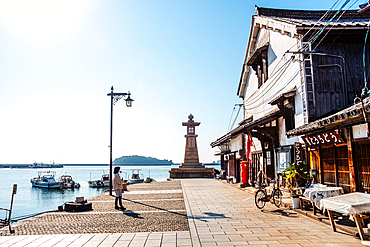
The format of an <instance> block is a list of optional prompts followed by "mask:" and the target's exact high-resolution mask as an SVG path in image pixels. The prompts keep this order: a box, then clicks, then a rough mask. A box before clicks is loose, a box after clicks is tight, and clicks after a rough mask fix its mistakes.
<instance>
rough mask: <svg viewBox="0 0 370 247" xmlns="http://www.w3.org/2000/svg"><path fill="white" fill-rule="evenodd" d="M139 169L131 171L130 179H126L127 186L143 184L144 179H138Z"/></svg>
mask: <svg viewBox="0 0 370 247" xmlns="http://www.w3.org/2000/svg"><path fill="white" fill-rule="evenodd" d="M139 173H140V169H131V178H129V179H127V183H128V184H137V183H144V179H143V178H140V175H139Z"/></svg>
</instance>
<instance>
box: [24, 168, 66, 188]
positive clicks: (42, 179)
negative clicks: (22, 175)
mask: <svg viewBox="0 0 370 247" xmlns="http://www.w3.org/2000/svg"><path fill="white" fill-rule="evenodd" d="M55 173H56V172H52V171H39V172H38V173H37V174H38V176H37V177H35V178H32V179H31V183H32V187H39V188H47V189H61V188H62V187H63V185H62V182H59V181H56V180H55V178H54V176H55Z"/></svg>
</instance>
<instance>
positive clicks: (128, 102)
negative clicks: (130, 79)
mask: <svg viewBox="0 0 370 247" xmlns="http://www.w3.org/2000/svg"><path fill="white" fill-rule="evenodd" d="M127 95H128V96H127V99H125V100H126V106H127V107H131V106H132V102H133V101H134V100H133V99H131V97H130V95H131V93H130V91H129V92H128V94H127Z"/></svg>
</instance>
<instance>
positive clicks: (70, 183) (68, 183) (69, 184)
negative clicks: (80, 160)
mask: <svg viewBox="0 0 370 247" xmlns="http://www.w3.org/2000/svg"><path fill="white" fill-rule="evenodd" d="M58 181H59V182H62V184H63V188H66V189H74V188H80V187H81V185H80V184H79V183H76V182H75V181H74V180H73V179H72V176H71V175H68V174H65V175H62V176H61V177H60V178H59V180H58Z"/></svg>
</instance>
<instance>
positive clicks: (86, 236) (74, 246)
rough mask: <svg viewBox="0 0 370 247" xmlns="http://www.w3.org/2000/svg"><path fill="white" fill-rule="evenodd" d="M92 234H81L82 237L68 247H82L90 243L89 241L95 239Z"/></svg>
mask: <svg viewBox="0 0 370 247" xmlns="http://www.w3.org/2000/svg"><path fill="white" fill-rule="evenodd" d="M93 236H94V235H92V234H81V236H80V237H79V238H78V239H76V240H75V241H73V242H72V243H71V244H70V245H68V247H80V246H82V245H84V244H86V243H88V242H89V240H90V239H91V238H92V237H93Z"/></svg>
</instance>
